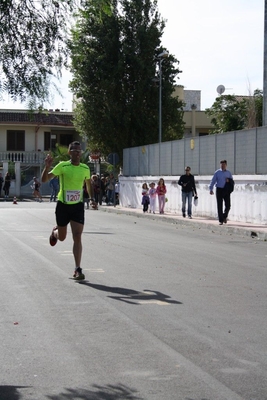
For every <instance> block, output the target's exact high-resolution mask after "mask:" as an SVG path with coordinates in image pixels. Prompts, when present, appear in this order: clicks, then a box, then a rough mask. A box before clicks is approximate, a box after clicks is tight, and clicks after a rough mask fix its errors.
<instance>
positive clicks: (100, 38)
mask: <svg viewBox="0 0 267 400" xmlns="http://www.w3.org/2000/svg"><path fill="white" fill-rule="evenodd" d="M112 6H113V8H112V10H113V11H112V14H111V15H106V14H105V15H104V16H103V17H102V19H101V20H100V19H99V17H98V15H97V13H96V12H95V9H94V7H93V6H92V5H91V4H90V3H88V4H87V6H86V7H85V8H84V9H83V10H82V11H81V12H80V14H79V19H78V22H77V25H76V27H75V29H74V30H73V32H72V41H71V42H70V52H71V58H72V67H71V71H72V73H73V80H72V82H71V84H70V86H71V88H72V89H73V91H74V94H75V95H76V96H77V98H78V101H77V108H76V110H75V120H74V124H75V127H76V129H77V130H78V131H79V132H80V133H81V134H82V135H83V136H84V137H86V138H87V139H88V140H89V146H90V147H93V148H98V149H100V150H101V152H102V154H108V153H111V152H117V153H118V154H119V155H120V157H121V156H122V149H123V148H127V147H132V146H139V145H144V144H149V143H153V142H157V141H158V124H159V121H158V114H159V111H158V107H159V100H158V99H159V88H158V82H156V81H158V75H157V70H158V59H157V55H159V54H160V53H161V52H162V51H163V50H164V49H163V48H162V47H161V37H162V34H163V29H164V27H165V23H164V21H163V20H161V18H160V16H159V13H158V10H157V1H156V0H153V1H151V0H135V1H127V0H113V1H112ZM175 64H178V61H177V60H176V59H175V58H174V57H173V56H172V55H170V56H169V57H168V58H166V59H165V60H164V61H163V63H162V125H163V135H162V137H163V140H170V139H173V138H179V137H180V136H182V135H183V122H182V117H183V114H182V111H181V109H182V102H180V101H179V100H178V98H175V97H172V94H173V92H174V81H175V77H176V76H177V75H178V74H179V73H180V71H179V68H178V67H176V66H175ZM155 76H156V79H155ZM120 159H121V158H120Z"/></svg>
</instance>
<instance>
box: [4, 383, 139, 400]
mask: <svg viewBox="0 0 267 400" xmlns="http://www.w3.org/2000/svg"><path fill="white" fill-rule="evenodd" d="M27 388H31V391H35V392H38V389H37V388H34V387H32V386H11V385H10V386H0V399H1V400H19V399H25V400H26V399H27V398H26V397H25V396H26V393H25V395H24V394H23V390H22V391H20V390H19V389H27ZM136 393H137V391H136V390H133V389H130V388H128V387H127V386H125V385H122V384H117V385H106V386H99V385H92V389H79V388H76V389H71V388H66V389H65V390H64V392H62V393H59V394H54V395H46V396H45V398H47V399H50V400H73V399H79V400H103V399H105V400H144V399H143V398H142V397H139V396H137V395H136ZM31 398H32V399H33V397H31ZM38 398H39V397H38Z"/></svg>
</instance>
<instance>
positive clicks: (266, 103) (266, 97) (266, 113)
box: [262, 0, 267, 126]
mask: <svg viewBox="0 0 267 400" xmlns="http://www.w3.org/2000/svg"><path fill="white" fill-rule="evenodd" d="M262 108H263V110H262V125H263V126H266V125H267V0H265V1H264V54H263V106H262Z"/></svg>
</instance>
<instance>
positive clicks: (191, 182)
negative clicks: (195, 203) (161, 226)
mask: <svg viewBox="0 0 267 400" xmlns="http://www.w3.org/2000/svg"><path fill="white" fill-rule="evenodd" d="M178 185H180V186H181V187H182V213H183V217H184V218H185V215H186V200H187V215H188V218H190V219H191V218H192V197H193V195H194V196H197V190H196V184H195V178H194V176H193V175H192V174H191V168H190V167H188V166H187V167H186V168H185V174H184V175H182V176H181V177H180V179H179V181H178Z"/></svg>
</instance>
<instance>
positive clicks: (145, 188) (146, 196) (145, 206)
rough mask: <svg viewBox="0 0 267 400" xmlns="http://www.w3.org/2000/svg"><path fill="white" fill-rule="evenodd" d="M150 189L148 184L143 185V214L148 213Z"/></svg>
mask: <svg viewBox="0 0 267 400" xmlns="http://www.w3.org/2000/svg"><path fill="white" fill-rule="evenodd" d="M148 193H149V189H148V186H147V183H143V186H142V205H143V212H144V213H145V212H147V210H148V205H149V194H148Z"/></svg>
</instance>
